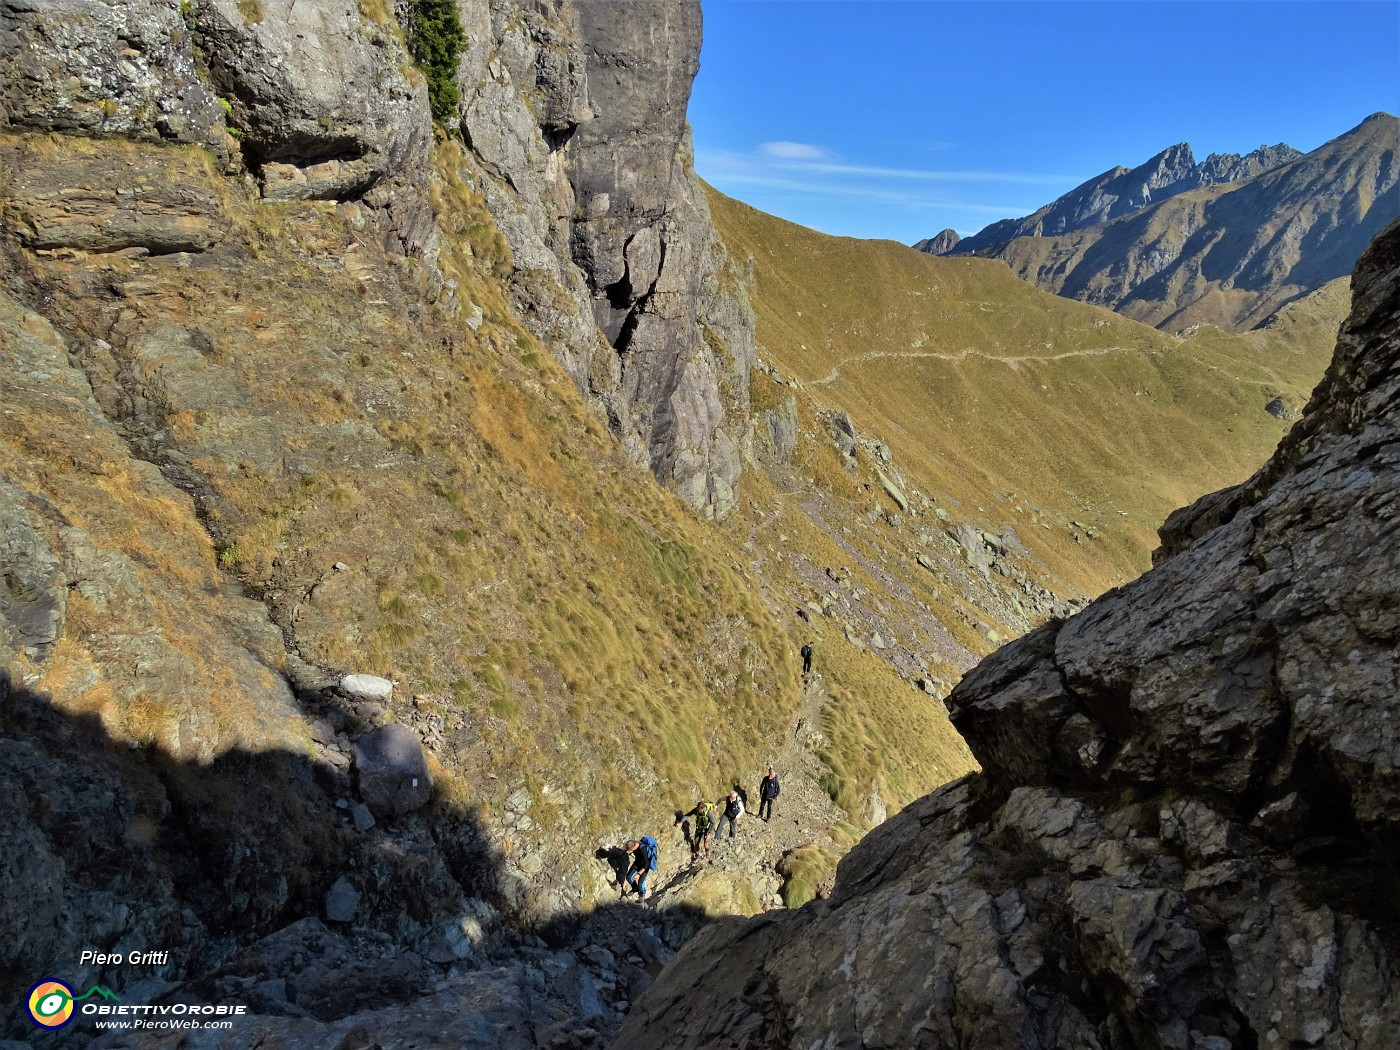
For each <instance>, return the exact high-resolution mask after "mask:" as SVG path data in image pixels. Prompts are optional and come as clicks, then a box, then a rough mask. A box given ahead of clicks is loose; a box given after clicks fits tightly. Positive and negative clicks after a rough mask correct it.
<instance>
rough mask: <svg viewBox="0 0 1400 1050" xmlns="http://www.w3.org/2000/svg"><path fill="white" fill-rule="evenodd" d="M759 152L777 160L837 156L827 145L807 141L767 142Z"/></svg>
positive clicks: (820, 158) (802, 159)
mask: <svg viewBox="0 0 1400 1050" xmlns="http://www.w3.org/2000/svg"><path fill="white" fill-rule="evenodd" d="M758 152H759V153H761V154H762V155H763V156H765V157H773V158H774V159H776V160H797V161H821V160H834V159H835V158H836V154H834V153H832V152H831V150H829V149H827V148H826V147H824V146H813V145H810V144H808V143H806V142H786V141H779V142H765V143H763V144H762V145H760V146H759V147H758Z"/></svg>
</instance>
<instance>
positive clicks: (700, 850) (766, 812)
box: [599, 642, 812, 900]
mask: <svg viewBox="0 0 1400 1050" xmlns="http://www.w3.org/2000/svg"><path fill="white" fill-rule="evenodd" d="M811 674H812V643H811V642H807V643H805V644H804V645H803V646H802V679H803V681H804V682H805V681H807V680H808V679H809V678H810V676H811ZM781 789H782V785H781V784H779V783H778V774H777V773H776V772H774V770H773V767H772V766H769V767H768V775H767V776H765V777H764V778H763V779H762V780H760V781H759V782H758V800H759V801H758V817H759V819H760V820H762V821H763V822H764V823H765V824H766V823H767V822H768V821H769V820H771V819H773V803H774V802H775V801H776V800H777V798H778V792H779V791H780V790H781ZM748 800H749V796H748V793H747V792H746V791H745V790H744V789H743V788H742V787H740V786H739V785H738V784H735V785H734V787H733V789H732V790H731V791H730V792H729V794H727V795H726V796H725V797H724V798H722V799H720V800H719V801H718V802H709V801H707V800H706V799H703V798H702V799H701V800H700V801H699V802H697V803H695V808H694V809H692V810H690V811H689V812H688V813H681V812H679V811H677V813H676V823H675V824H674V825H673V827H677V828H680V829H681V831H682V832H683V833H684V834H685V840H686V842H687V843H689V844H690V862H691V863H692V864H695V863H698V862H699V861H700V860H702V859H704V860H709V859H710V850H711V848H712V846H713V844H714V842H715V840H717V839H718V838H719V837H720V835H721V834H723V832H724V830H725V827H726V826H728V828H729V837H730V839H731V840H732V839H734V838H735V835H736V832H737V831H738V828H739V819H740V818H741V817H743V815H744V808H745V806H746V805H747V804H748ZM624 848H625V849H626V851H627V858H628V860H629V863H628V865H627V872H626V875H625V876H624V878H623V886H622V893H623V896H626V895H627V892H628V891H629V890H636V892H637V896H638V897H640V898H641V899H642V900H646V897H647V879H648V878H650V877H651V873H652V872H653V871H655V870H656V868H657V863H658V860H659V852H660V848H661V847H660V845H659V844H658V843H657V841H656V839H654V838H652V836H650V835H643V836H642V837H641V838H639V839H628V840H627V844H626V846H625V847H624ZM602 855H603V851H602V850H600V851H599V856H602ZM619 867H620V865H619Z"/></svg>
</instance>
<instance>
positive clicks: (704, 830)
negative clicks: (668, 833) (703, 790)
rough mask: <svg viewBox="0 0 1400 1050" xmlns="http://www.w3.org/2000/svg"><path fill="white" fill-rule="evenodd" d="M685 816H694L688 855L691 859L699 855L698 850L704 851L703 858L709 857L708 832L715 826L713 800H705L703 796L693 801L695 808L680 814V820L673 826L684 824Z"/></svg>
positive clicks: (707, 858)
mask: <svg viewBox="0 0 1400 1050" xmlns="http://www.w3.org/2000/svg"><path fill="white" fill-rule="evenodd" d="M687 817H694V818H695V823H694V825H693V826H692V828H691V833H690V856H691V858H692V859H694V858H696V857H699V856H700V851H701V850H702V849H703V850H704V851H705V859H706V860H709V859H710V833H711V832H712V831H714V827H715V806H714V803H713V802H706V801H705V800H704V799H703V798H702V799H701V800H700V801H699V802H697V803H695V808H694V809H692V810H691V811H690V812H689V813H683V814H681V818H680V820H678V821H676V823H675V826H676V827H678V828H679V827H681V826H683V825H684V824H685V821H686V818H687Z"/></svg>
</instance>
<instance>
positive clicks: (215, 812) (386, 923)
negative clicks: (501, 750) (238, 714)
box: [0, 669, 705, 1046]
mask: <svg viewBox="0 0 1400 1050" xmlns="http://www.w3.org/2000/svg"><path fill="white" fill-rule="evenodd" d="M325 767H326V763H324V762H318V761H316V760H315V759H313V758H312V757H310V755H309V754H306V753H294V752H290V751H283V750H274V751H265V752H252V751H246V750H237V749H235V750H230V751H227V752H225V753H223V754H220V755H218V756H217V757H216V758H214V759H213V760H212V761H209V762H203V763H202V762H194V761H185V760H181V759H178V758H176V757H175V756H173V755H171V754H170V753H168V752H167V751H165V750H164V749H162V748H160V747H157V746H150V745H141V744H137V743H134V742H128V741H125V740H119V739H115V738H113V737H112V736H111V735H109V733H108V732H107V730H106V728H105V727H104V725H103V723H102V720H101V719H100V717H98V716H97V715H96V714H75V713H71V712H67V711H64V710H62V709H61V708H59V707H58V706H57V705H55V704H54V703H53V701H52V699H51V698H50V697H48V696H46V695H44V694H41V693H38V692H35V691H33V690H30V689H27V688H24V687H22V686H19V685H18V684H17V683H14V682H12V681H11V679H10V676H9V674H8V673H7V672H6V671H4V670H3V669H0V798H2V799H4V800H5V803H6V804H5V807H4V815H3V817H0V895H3V899H4V902H5V906H4V907H3V909H0V999H3V1001H4V1002H5V1003H7V1004H8V1005H7V1008H6V1011H5V1015H4V1018H3V1021H2V1022H0V1040H3V1039H5V1038H6V1037H9V1038H16V1039H21V1040H31V1041H37V1042H40V1043H48V1042H55V1043H56V1041H57V1040H65V1041H67V1043H68V1045H74V1044H73V1038H74V1036H75V1035H80V1034H81V1033H82V1032H83V1029H84V1027H85V1026H86V1024H88V1023H90V1022H87V1021H86V1019H84V1018H80V1019H79V1020H78V1021H75V1022H74V1023H73V1024H71V1025H69V1026H68V1027H67V1028H65V1029H64V1030H63V1031H62V1032H60V1033H50V1032H45V1031H42V1030H40V1029H38V1028H36V1027H35V1026H34V1025H33V1024H31V1022H30V1020H29V1017H28V1013H27V1010H26V1007H25V999H26V995H27V992H28V990H29V989H30V987H31V986H32V985H34V984H35V983H36V982H37V981H40V980H42V979H44V978H56V979H59V980H63V981H66V982H68V983H69V984H71V985H72V986H74V989H75V991H79V988H78V986H81V990H86V989H87V988H89V987H91V986H92V985H101V986H103V987H105V988H109V989H111V990H113V991H115V992H116V993H117V994H119V995H121V996H122V997H123V1000H124V1001H126V1002H129V1003H163V1002H164V1003H172V1002H187V1003H188V1002H200V1003H208V1004H221V1003H227V1004H242V1005H245V1006H246V1007H247V1008H248V1011H249V1013H250V1014H256V1015H259V1016H260V1017H272V1018H294V1019H300V1021H299V1022H298V1023H307V1024H311V1023H317V1024H320V1023H336V1024H339V1023H344V1022H341V1021H340V1020H339V1019H340V1018H344V1017H348V1016H349V1015H351V1014H355V1015H357V1016H360V1015H364V1016H366V1017H368V1016H370V1015H369V1014H366V1013H365V1011H374V1010H381V1011H382V1012H384V1013H385V1014H392V1013H393V1011H394V1010H395V1009H396V1008H398V1007H401V1006H404V1005H406V1004H408V1003H409V1002H411V1001H419V1000H417V999H416V998H415V997H418V996H421V995H427V994H429V993H432V994H438V993H439V992H440V990H441V988H442V987H443V983H442V982H443V981H445V980H446V981H449V982H455V983H454V984H453V985H452V987H453V988H454V989H456V991H455V993H454V994H457V995H458V996H459V997H460V998H461V1000H462V1002H472V1003H478V1002H487V1001H490V1002H492V1003H495V1004H496V1005H495V1007H493V1009H495V1010H496V1011H497V1012H502V1013H503V1015H504V1013H508V1012H509V1011H510V1010H514V1009H516V1008H517V1006H518V1005H519V1002H518V1000H519V996H520V995H525V993H524V991H523V989H524V988H525V987H526V986H527V984H529V982H531V981H543V980H546V977H541V976H539V975H549V976H548V977H547V980H549V981H552V980H553V979H554V976H557V975H553V974H552V971H550V969H549V967H550V966H555V967H556V968H557V967H558V966H560V965H562V963H561V962H560V960H561V959H564V960H566V961H567V960H572V962H571V963H570V966H571V967H572V968H571V969H569V973H571V974H574V970H577V973H576V974H574V975H573V976H572V977H570V978H569V980H568V981H565V982H564V985H562V986H561V987H564V991H566V992H567V993H568V994H567V995H564V992H556V991H555V990H554V989H553V988H550V990H549V991H548V993H547V994H539V992H538V990H536V992H535V993H531V995H527V996H526V998H527V999H528V1000H529V1001H530V1002H531V1003H532V1004H535V1005H532V1006H531V1009H532V1010H536V1012H537V1013H539V1016H536V1017H533V1018H532V1019H531V1020H529V1022H528V1023H526V1022H522V1023H521V1024H522V1031H536V1030H538V1031H546V1030H548V1031H551V1032H554V1034H555V1035H558V1034H559V1032H558V1031H555V1029H554V1028H551V1027H549V1026H550V1025H554V1026H556V1027H557V1026H559V1025H564V1026H565V1027H567V1023H572V1022H570V1020H569V1019H570V1018H571V1017H573V1016H574V1015H575V1014H579V1013H580V1012H582V1013H584V1014H590V1015H592V1014H597V1016H592V1019H591V1021H590V1022H589V1023H591V1024H593V1025H594V1027H595V1028H597V1030H599V1031H601V1032H605V1033H606V1032H607V1031H610V1030H611V1028H612V1027H614V1026H615V1024H616V1023H617V1021H618V1020H619V1019H620V1014H618V1015H617V1016H614V1014H615V1013H616V1012H617V1010H618V1006H617V1003H618V1002H622V1003H625V1002H626V1001H628V1000H627V995H628V991H627V989H628V988H631V989H633V991H635V992H637V994H639V991H638V990H639V989H640V988H641V987H642V986H643V985H644V984H646V983H649V981H650V977H651V976H654V974H655V972H656V971H659V969H660V966H661V964H662V963H663V962H664V961H665V960H666V959H668V958H669V957H670V955H671V954H672V952H673V951H674V950H675V949H676V948H678V947H679V946H680V945H681V944H682V943H684V941H685V940H687V939H688V938H689V937H690V936H693V934H694V933H695V932H696V931H697V930H698V929H699V928H700V927H701V926H703V925H704V923H705V917H704V914H703V912H702V911H700V910H699V909H696V908H693V907H691V906H688V905H679V906H670V907H667V908H665V909H664V910H662V911H657V910H655V909H654V908H652V907H650V906H648V907H643V906H642V905H640V904H637V903H633V902H631V901H626V902H619V903H616V904H611V905H606V906H604V907H602V908H596V909H594V910H592V911H591V912H589V913H587V914H566V915H558V916H554V917H552V918H551V919H550V921H549V922H548V923H537V924H533V925H527V924H526V923H524V922H522V920H521V919H519V918H518V916H520V915H521V914H526V913H528V907H526V906H525V905H526V903H527V902H528V900H529V898H530V895H531V892H532V890H531V887H530V886H529V885H528V884H525V883H524V881H523V880H522V879H521V878H520V877H519V876H518V875H515V874H513V873H510V872H508V871H507V870H506V867H505V865H504V863H503V858H502V857H501V856H500V855H499V853H498V852H497V851H496V850H495V848H494V846H493V845H492V843H491V841H490V839H489V838H488V836H487V834H486V832H485V830H484V828H483V827H482V825H481V822H480V820H479V819H478V816H477V813H476V812H475V809H474V808H473V807H472V806H470V805H462V804H459V803H457V802H454V801H452V800H451V799H449V798H444V797H441V796H439V797H436V798H434V800H433V801H432V802H431V803H430V804H429V805H427V806H426V807H424V808H422V809H420V810H417V811H416V812H414V813H411V814H408V815H405V816H400V817H397V818H393V819H386V820H381V821H378V822H376V823H374V824H373V826H372V827H369V828H366V829H364V830H359V831H357V830H356V824H355V820H354V816H353V809H354V805H353V803H354V801H355V800H354V799H353V798H351V797H346V795H345V794H344V792H346V790H347V788H348V784H347V780H346V778H345V776H344V775H343V771H340V770H336V769H327V768H325ZM600 853H603V854H604V856H603V858H602V859H606V860H607V861H608V863H609V865H610V866H611V869H612V871H613V872H614V873H616V874H617V875H618V876H619V881H621V878H622V877H623V876H624V875H625V872H626V867H627V862H628V857H627V855H626V853H625V851H623V850H621V849H618V848H616V847H614V849H613V850H612V851H611V852H605V851H600ZM337 920H339V921H337ZM84 951H95V952H98V953H101V954H103V955H104V956H109V957H111V956H117V957H118V958H119V960H120V961H113V960H112V959H111V958H108V959H106V960H104V961H103V962H102V963H97V962H94V961H87V962H84V961H83V958H82V953H83V952H84ZM132 952H157V953H166V954H165V955H164V956H163V957H157V958H155V959H150V960H143V961H139V962H135V963H133V962H131V961H130V955H131V953H132ZM561 953H562V954H561ZM589 967H592V969H591V970H590V969H589ZM643 971H644V972H643ZM532 975H534V976H532ZM478 976H479V977H480V980H481V981H482V982H484V983H483V985H482V988H481V989H475V988H474V986H473V985H472V982H473V981H475V980H476V979H477V978H478ZM609 981H612V984H609ZM493 982H494V983H493ZM570 982H572V983H570ZM612 994H615V995H616V996H617V997H618V998H617V1000H616V1001H612V1000H608V998H607V996H608V995H612ZM561 996H563V998H561ZM570 996H572V998H570ZM574 999H577V1000H578V1002H574ZM536 1000H538V1002H536ZM424 1001H426V1000H424ZM599 1003H602V1004H603V1006H604V1007H605V1009H604V1010H603V1012H602V1013H601V1014H598V1013H597V1008H598V1004H599ZM460 1008H461V1003H458V1005H457V1006H455V1007H453V1009H460ZM473 1008H476V1007H473ZM480 1008H481V1009H483V1010H485V1009H486V1008H485V1007H480ZM441 1009H442V1010H443V1011H446V1010H447V1006H446V1005H441ZM541 1011H542V1012H541ZM490 1013H491V1011H490V1010H487V1011H486V1013H485V1014H483V1015H482V1016H483V1017H485V1016H487V1015H488V1014H490ZM377 1023H379V1024H381V1025H383V1026H385V1033H386V1035H385V1037H386V1038H387V1034H388V1032H389V1031H391V1030H392V1028H393V1023H394V1022H392V1020H388V1019H385V1018H384V1017H381V1018H380V1020H379V1021H378V1022H377ZM481 1023H485V1022H484V1021H482V1022H481ZM579 1023H582V1022H581V1021H580V1022H579ZM371 1027H373V1024H371ZM563 1030H564V1029H562V1028H561V1029H559V1031H563ZM86 1034H88V1035H92V1034H93V1030H92V1029H91V1028H90V1027H88V1028H87V1033H86ZM236 1034H237V1033H236V1032H235V1033H234V1035H236ZM552 1037H553V1036H551V1038H552ZM530 1038H531V1039H533V1038H534V1036H530ZM218 1045H221V1046H222V1045H224V1044H218ZM230 1045H231V1044H230ZM463 1045H476V1044H470V1041H469V1040H468V1041H467V1043H464V1044H463ZM482 1045H484V1044H482ZM503 1045H505V1044H503ZM509 1045H516V1044H509ZM521 1045H533V1043H524V1044H521Z"/></svg>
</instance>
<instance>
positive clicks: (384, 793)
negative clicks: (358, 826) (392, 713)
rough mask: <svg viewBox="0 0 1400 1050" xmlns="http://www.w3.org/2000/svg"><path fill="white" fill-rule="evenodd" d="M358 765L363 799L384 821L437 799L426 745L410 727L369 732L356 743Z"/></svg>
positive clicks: (357, 771) (390, 725)
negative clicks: (425, 752) (424, 749)
mask: <svg viewBox="0 0 1400 1050" xmlns="http://www.w3.org/2000/svg"><path fill="white" fill-rule="evenodd" d="M354 763H355V779H356V783H357V785H358V787H359V791H360V798H362V799H363V800H364V802H365V805H367V806H369V808H370V810H371V812H372V813H373V814H374V815H375V816H376V817H378V818H380V819H381V820H382V819H386V818H392V817H400V816H403V815H404V814H405V813H412V812H413V811H414V810H415V809H419V808H421V807H422V806H425V805H427V803H428V800H429V799H431V798H432V797H433V780H432V776H431V775H430V774H429V773H428V760H427V757H426V756H425V755H424V753H423V745H422V743H421V742H420V741H419V739H418V737H417V735H415V734H414V732H413V730H411V729H409V728H408V727H407V726H402V725H399V724H397V723H391V724H389V725H386V726H380V727H379V728H377V729H373V730H371V731H370V732H368V733H365V734H364V735H363V736H361V737H360V738H359V739H358V740H356V741H355V747H354Z"/></svg>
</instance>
